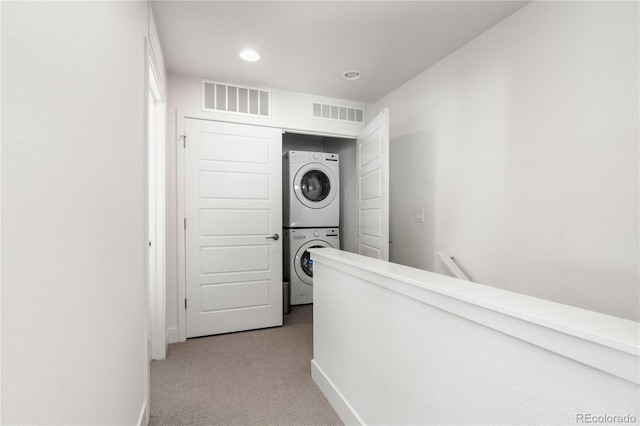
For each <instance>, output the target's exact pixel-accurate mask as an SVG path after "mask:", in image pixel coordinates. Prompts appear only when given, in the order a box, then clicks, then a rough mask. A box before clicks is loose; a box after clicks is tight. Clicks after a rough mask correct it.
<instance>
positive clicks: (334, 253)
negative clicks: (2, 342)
mask: <svg viewBox="0 0 640 426" xmlns="http://www.w3.org/2000/svg"><path fill="white" fill-rule="evenodd" d="M310 251H311V253H312V258H313V261H314V262H315V263H320V264H324V265H326V266H328V267H330V268H332V269H335V270H338V271H341V272H344V273H346V274H348V275H352V276H355V277H357V278H359V279H362V280H365V281H367V282H369V283H372V284H375V285H378V286H380V287H383V288H385V289H387V290H390V291H393V292H396V293H399V294H401V295H404V296H406V297H409V298H411V299H414V300H417V301H420V302H421V303H424V304H426V305H430V306H433V307H436V308H438V309H442V310H444V311H446V312H449V313H452V314H454V315H457V316H459V317H462V318H465V319H468V320H470V321H473V322H476V323H478V324H482V325H484V326H486V327H489V328H492V329H494V330H497V331H500V332H502V333H505V334H507V335H509V336H513V337H515V338H518V339H520V340H523V341H525V342H529V343H531V344H534V345H536V346H539V347H541V348H544V349H547V350H549V351H551V352H554V353H557V354H559V355H562V356H564V357H567V358H569V359H572V360H575V361H578V362H581V363H583V364H586V365H588V366H591V367H593V368H596V369H599V370H602V371H605V372H607V373H609V374H612V375H614V376H617V377H620V378H623V379H625V380H628V381H630V382H632V383H636V384H638V383H640V377H639V370H640V345H639V340H640V335H639V331H640V323H637V322H634V321H630V320H626V319H622V318H617V317H613V316H609V315H605V314H600V313H597V312H592V311H587V310H585V309H580V308H576V307H573V306H569V305H563V304H560V303H555V302H551V301H548V300H543V299H538V298H535V297H531V296H526V295H523V294H518V293H514V292H510V291H506V290H502V289H498V288H494V287H490V286H485V285H481V284H476V283H471V282H467V281H463V280H459V279H456V278H452V277H448V276H445V275H440V274H436V273H432V272H428V271H423V270H419V269H415V268H410V267H407V266H403V265H397V264H393V263H389V262H384V261H380V260H377V259H371V258H368V257H365V256H360V255H357V254H353V253H348V252H344V251H339V250H335V249H328V248H325V249H322V250H310Z"/></svg>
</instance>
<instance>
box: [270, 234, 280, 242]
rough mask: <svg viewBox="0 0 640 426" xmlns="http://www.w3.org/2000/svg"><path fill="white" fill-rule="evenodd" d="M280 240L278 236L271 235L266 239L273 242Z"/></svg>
mask: <svg viewBox="0 0 640 426" xmlns="http://www.w3.org/2000/svg"><path fill="white" fill-rule="evenodd" d="M279 239H280V235H278V234H273V235H272V236H270V237H267V240H273V241H278V240H279Z"/></svg>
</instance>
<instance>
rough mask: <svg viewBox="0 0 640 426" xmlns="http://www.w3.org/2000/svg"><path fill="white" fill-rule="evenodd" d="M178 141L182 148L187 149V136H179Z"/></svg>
mask: <svg viewBox="0 0 640 426" xmlns="http://www.w3.org/2000/svg"><path fill="white" fill-rule="evenodd" d="M180 139H182V147H183V148H186V147H187V136H186V135H182V136H180Z"/></svg>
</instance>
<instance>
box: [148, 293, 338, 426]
mask: <svg viewBox="0 0 640 426" xmlns="http://www.w3.org/2000/svg"><path fill="white" fill-rule="evenodd" d="M312 309H313V307H312V305H304V306H292V307H291V313H289V314H288V315H285V317H284V325H283V326H282V327H276V328H269V329H264V330H254V331H246V332H242V333H232V334H224V335H219V336H210V337H202V338H197V339H189V340H187V341H186V342H185V343H175V344H172V345H170V346H169V351H168V353H167V358H166V359H165V360H162V361H153V362H152V363H151V422H150V425H153V426H160V425H162V426H169V425H171V426H173V425H225V426H226V425H274V426H275V425H278V426H280V425H282V426H286V425H292V426H307V425H309V426H311V425H342V422H341V421H340V418H339V417H338V415H337V414H336V413H335V411H334V410H333V408H332V407H331V406H330V405H329V403H328V402H327V400H326V399H325V397H324V396H323V395H322V393H321V392H320V390H319V389H318V388H317V387H316V385H315V383H314V382H313V380H312V379H311V372H310V361H311V358H312V355H313V348H312V345H313V337H312V333H313V324H312V319H313V311H312Z"/></svg>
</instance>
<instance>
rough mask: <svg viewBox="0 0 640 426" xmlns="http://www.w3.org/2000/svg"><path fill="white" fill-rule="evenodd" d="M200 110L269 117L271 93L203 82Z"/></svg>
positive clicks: (214, 82) (251, 88)
mask: <svg viewBox="0 0 640 426" xmlns="http://www.w3.org/2000/svg"><path fill="white" fill-rule="evenodd" d="M202 110H203V111H208V112H227V113H231V114H248V115H257V116H260V117H270V116H271V92H270V91H269V90H266V89H259V88H255V87H247V86H238V85H231V84H227V83H220V82H218V81H209V80H203V81H202Z"/></svg>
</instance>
